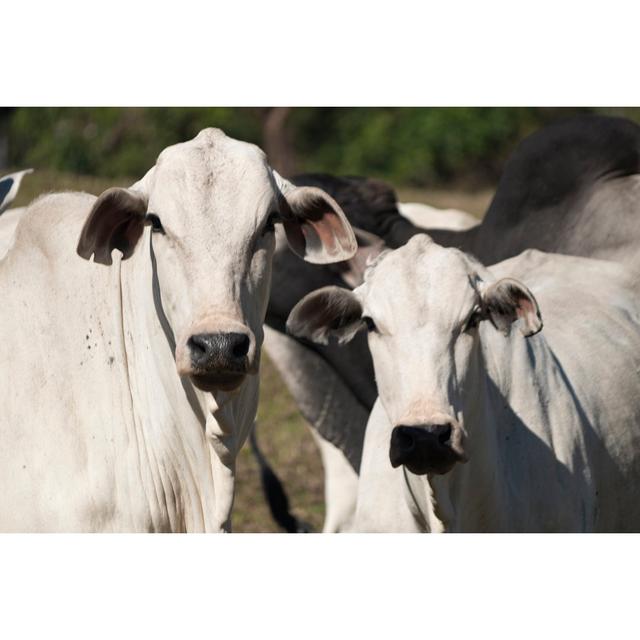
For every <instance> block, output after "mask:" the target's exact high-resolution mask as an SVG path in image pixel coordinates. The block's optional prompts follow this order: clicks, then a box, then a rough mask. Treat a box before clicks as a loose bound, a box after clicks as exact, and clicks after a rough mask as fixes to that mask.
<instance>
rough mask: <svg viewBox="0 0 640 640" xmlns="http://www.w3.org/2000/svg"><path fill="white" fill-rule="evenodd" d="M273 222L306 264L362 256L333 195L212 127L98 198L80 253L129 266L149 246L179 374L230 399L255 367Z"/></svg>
mask: <svg viewBox="0 0 640 640" xmlns="http://www.w3.org/2000/svg"><path fill="white" fill-rule="evenodd" d="M276 224H282V225H283V226H284V229H285V231H286V236H287V239H288V241H289V245H290V246H291V248H292V249H293V251H294V252H295V253H297V254H298V255H299V256H300V257H302V258H304V259H305V260H307V261H308V262H313V263H330V262H335V261H340V260H345V259H348V258H350V257H351V256H352V255H353V254H354V252H355V250H356V241H355V238H354V235H353V231H352V230H351V227H350V226H349V223H348V222H347V220H346V218H345V216H344V214H343V212H342V210H341V209H340V207H339V206H338V205H337V204H336V202H335V201H334V200H333V199H332V198H331V197H329V196H328V195H327V194H326V193H324V192H323V191H322V190H320V189H317V188H313V187H299V188H296V187H294V186H293V185H292V184H291V183H289V182H288V181H286V180H284V179H282V178H281V177H280V176H278V174H277V173H275V172H274V171H272V170H271V168H270V167H269V165H268V164H267V160H266V157H265V155H264V153H263V152H262V151H261V150H260V149H259V148H257V147H255V146H254V145H251V144H247V143H244V142H239V141H237V140H233V139H231V138H228V137H227V136H226V135H225V134H224V133H223V132H222V131H220V130H217V129H205V130H204V131H202V132H200V134H198V136H197V137H196V138H194V139H193V140H190V141H189V142H185V143H182V144H177V145H174V146H171V147H168V148H167V149H165V150H164V151H163V152H162V153H161V154H160V156H159V157H158V160H157V162H156V164H155V166H154V167H153V168H152V169H151V170H150V171H149V172H148V173H147V175H146V176H145V177H144V178H143V179H142V180H141V181H139V182H138V183H136V184H134V185H133V186H132V187H131V188H129V189H108V190H107V191H105V192H104V193H103V194H102V195H100V196H99V198H98V199H97V200H96V202H95V204H94V206H93V208H92V210H91V212H90V213H89V215H88V217H87V219H86V222H85V224H84V227H83V229H82V233H81V235H80V239H79V242H78V248H77V251H78V254H79V255H80V256H82V257H83V258H85V259H90V257H91V256H92V255H93V256H94V261H95V262H99V263H102V264H107V265H108V264H111V262H112V255H111V254H112V251H113V250H114V249H118V250H119V251H120V252H121V253H122V258H123V259H127V258H129V257H130V256H132V255H133V254H134V253H135V252H138V251H140V250H141V249H140V245H144V244H147V243H146V242H143V241H141V238H143V237H144V238H145V239H147V238H148V239H149V243H150V247H149V249H150V252H151V259H152V261H153V263H154V268H155V269H156V271H157V279H158V283H159V289H160V295H161V298H162V307H163V309H164V312H165V315H166V317H167V319H168V322H169V324H170V325H171V329H172V332H173V334H174V336H175V342H176V349H175V358H176V365H177V370H178V373H179V374H180V375H181V376H188V377H189V378H190V379H191V380H192V382H193V383H194V384H195V385H196V386H197V387H199V388H201V389H203V390H206V391H213V390H216V389H221V390H232V389H234V388H236V387H238V386H239V385H240V384H241V383H242V381H243V380H244V378H245V376H246V375H247V374H253V373H256V371H257V368H258V362H259V351H260V346H261V343H262V322H263V320H264V316H265V312H266V306H267V302H268V296H269V286H270V278H271V259H272V254H273V249H274V225H276Z"/></svg>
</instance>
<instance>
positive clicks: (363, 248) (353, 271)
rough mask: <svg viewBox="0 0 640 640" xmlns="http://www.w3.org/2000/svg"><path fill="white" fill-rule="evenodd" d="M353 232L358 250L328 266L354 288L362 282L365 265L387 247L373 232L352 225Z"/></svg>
mask: <svg viewBox="0 0 640 640" xmlns="http://www.w3.org/2000/svg"><path fill="white" fill-rule="evenodd" d="M353 232H354V233H355V236H356V240H357V242H358V250H357V251H356V253H355V255H354V256H353V258H350V259H349V260H345V261H344V262H338V263H336V264H334V265H331V266H330V267H329V268H330V269H331V270H332V271H334V272H335V273H337V274H338V275H339V276H340V277H341V278H342V280H343V281H344V283H345V284H346V285H347V286H349V287H351V288H352V289H355V288H356V287H359V286H360V285H361V284H362V283H363V281H364V274H365V272H366V270H367V267H368V266H369V265H370V264H371V262H372V261H374V260H375V259H376V258H377V257H378V256H379V255H380V254H381V253H382V252H383V251H385V250H386V249H387V247H386V245H385V243H384V240H383V239H382V238H380V237H378V236H376V235H375V234H373V233H369V232H368V231H363V230H362V229H358V228H357V227H353Z"/></svg>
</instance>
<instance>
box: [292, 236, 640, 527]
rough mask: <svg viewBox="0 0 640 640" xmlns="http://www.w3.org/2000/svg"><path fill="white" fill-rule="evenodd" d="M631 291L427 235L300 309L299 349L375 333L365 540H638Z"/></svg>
mask: <svg viewBox="0 0 640 640" xmlns="http://www.w3.org/2000/svg"><path fill="white" fill-rule="evenodd" d="M514 277H515V278H521V279H523V280H526V281H527V283H528V284H529V286H530V287H531V290H529V289H528V288H527V287H526V286H525V285H523V284H522V283H521V282H519V281H518V280H517V279H514ZM634 285H635V283H634V282H632V278H631V277H629V276H628V275H627V271H626V270H625V269H624V268H623V267H622V266H620V265H618V264H615V263H610V262H605V261H599V260H590V259H585V258H577V257H568V256H560V255H552V254H544V253H541V252H538V251H526V252H525V253H523V254H521V255H520V256H518V257H516V258H512V259H509V260H507V261H504V262H502V263H499V264H497V265H494V266H493V267H491V268H485V267H484V266H482V265H481V264H480V263H479V262H478V261H476V260H475V259H473V258H471V257H470V256H469V255H467V254H465V253H463V252H461V251H458V250H456V249H446V248H443V247H441V246H439V245H437V244H436V243H434V242H432V241H431V239H430V238H429V237H428V236H424V235H421V236H416V237H415V238H413V239H412V240H411V241H410V242H409V243H408V244H407V245H406V246H404V247H402V248H400V249H397V250H395V251H390V252H386V253H384V254H382V255H381V256H380V257H379V259H378V261H377V262H376V263H375V264H374V265H373V266H372V268H371V269H370V270H369V271H368V272H367V274H366V278H365V282H364V284H363V285H362V286H361V287H359V288H358V289H356V290H355V291H354V292H349V291H348V290H345V289H340V288H325V289H320V290H319V291H317V292H315V293H312V294H309V295H308V296H307V297H306V298H304V299H303V300H302V301H301V302H300V303H299V304H298V305H297V306H296V307H295V308H294V310H293V311H292V313H291V316H290V318H289V322H288V327H289V329H290V330H291V331H292V332H293V333H294V334H295V335H299V336H305V337H307V338H310V339H313V340H315V341H319V342H323V341H326V340H327V338H328V337H329V336H331V335H334V336H337V337H338V338H339V339H340V340H342V341H346V340H349V339H350V338H351V337H352V336H353V335H355V333H356V332H357V331H359V330H360V329H361V328H363V327H367V328H368V330H369V346H370V349H371V353H372V356H373V360H374V367H375V371H376V381H377V385H378V391H379V394H380V398H379V402H378V403H377V405H376V407H375V409H374V411H373V414H372V422H371V423H370V425H368V427H367V435H366V441H365V447H364V449H365V451H364V454H363V461H362V475H361V478H360V488H359V496H358V507H357V516H356V524H355V529H356V530H383V531H389V530H406V531H416V530H421V531H638V530H640V395H639V394H638V388H639V387H640V303H638V302H637V301H636V296H635V295H634V293H633V290H634ZM532 291H533V292H534V293H535V297H534V293H532ZM538 302H539V304H540V307H538ZM539 309H542V312H543V316H544V321H545V328H544V331H542V332H541V333H540V331H541V329H542V319H541V314H540V310H539ZM514 324H515V325H516V326H518V327H519V329H520V331H512V325H514Z"/></svg>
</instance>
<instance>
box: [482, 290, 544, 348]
mask: <svg viewBox="0 0 640 640" xmlns="http://www.w3.org/2000/svg"><path fill="white" fill-rule="evenodd" d="M482 302H483V306H484V316H485V317H488V318H489V319H490V320H491V323H492V324H493V325H494V327H496V329H498V330H499V331H502V332H503V333H504V334H505V335H506V334H507V333H509V329H510V327H511V325H512V324H513V323H514V322H515V321H516V320H518V319H520V320H521V321H522V322H521V324H520V331H521V332H522V334H523V335H524V336H525V337H526V338H529V337H530V336H533V335H535V334H536V333H538V332H539V331H541V330H542V317H541V316H540V309H539V308H538V303H537V302H536V299H535V298H534V297H533V293H531V291H529V289H527V287H525V286H524V285H523V284H522V283H521V282H518V281H517V280H514V279H513V278H502V280H498V281H497V282H494V283H493V284H491V285H489V286H488V287H487V288H486V289H485V291H484V292H483V294H482Z"/></svg>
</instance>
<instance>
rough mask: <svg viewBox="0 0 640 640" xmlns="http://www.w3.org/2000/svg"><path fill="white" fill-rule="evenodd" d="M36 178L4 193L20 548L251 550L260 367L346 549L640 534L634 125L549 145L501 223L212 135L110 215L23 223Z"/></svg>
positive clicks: (2, 256) (1, 288) (167, 163)
mask: <svg viewBox="0 0 640 640" xmlns="http://www.w3.org/2000/svg"><path fill="white" fill-rule="evenodd" d="M26 173H28V171H23V172H19V173H16V174H12V175H10V176H6V177H5V178H3V179H2V180H0V213H1V214H2V215H0V292H1V295H2V301H3V304H2V309H1V310H0V321H1V322H2V327H3V340H2V341H1V342H0V363H2V367H3V372H4V379H5V384H4V385H3V387H2V389H1V391H0V478H1V480H2V486H3V492H2V497H1V498H0V530H1V531H14V532H32V531H43V532H44V531H85V532H90V531H104V532H116V531H135V532H138V531H140V532H152V531H170V532H182V531H195V532H219V531H230V530H231V521H232V507H233V497H234V490H235V460H236V456H237V454H238V452H239V450H240V448H241V447H242V446H243V444H244V443H245V441H246V440H247V439H248V438H249V436H250V435H251V436H252V441H253V442H254V444H255V439H253V435H254V434H253V433H252V431H253V430H254V429H255V428H256V427H255V417H256V411H257V406H258V372H259V366H260V353H261V350H262V347H263V346H264V348H265V350H266V351H267V352H268V354H269V356H270V358H271V359H272V360H273V362H274V364H275V365H276V367H277V368H278V370H279V372H280V374H281V376H282V378H283V380H284V382H285V384H286V385H287V386H288V388H289V390H290V391H291V393H292V395H293V397H294V399H295V401H296V403H297V405H298V407H299V409H300V411H301V413H302V414H303V416H304V417H305V419H306V421H307V422H308V424H309V427H310V429H311V433H312V434H313V436H314V438H315V440H316V442H317V444H318V446H319V448H320V452H321V456H322V461H323V466H324V471H325V502H326V519H325V526H324V530H325V531H327V532H329V531H331V532H338V531H345V532H346V531H349V532H369V531H379V532H485V531H502V532H554V531H557V532H564V531H566V532H597V531H614V532H621V531H640V284H639V282H640V280H639V275H640V127H639V126H638V125H636V124H634V123H632V122H630V121H628V120H625V119H620V118H608V117H600V116H585V117H580V118H574V119H569V120H564V121H559V122H557V123H555V124H552V125H550V126H548V127H546V128H543V129H541V130H540V131H538V132H536V133H534V134H532V135H531V136H529V137H528V138H526V139H525V140H523V141H522V142H521V143H520V145H519V146H518V147H517V148H516V150H515V151H514V153H513V154H512V156H511V157H510V159H509V160H508V161H507V163H506V165H505V168H504V171H503V174H502V177H501V179H500V181H499V183H498V187H497V190H496V193H495V196H494V198H493V200H492V202H491V204H490V206H489V208H488V210H487V212H486V215H485V216H484V218H483V220H482V222H481V223H478V222H477V221H476V220H475V219H474V218H472V217H471V216H469V215H468V214H465V213H464V212H460V211H451V210H449V211H439V210H435V209H432V208H430V207H427V206H426V205H420V204H415V203H399V202H398V201H397V199H396V195H395V193H394V191H393V189H391V188H390V187H389V186H388V185H386V184H385V183H382V182H380V181H377V180H373V179H368V178H345V177H336V176H332V175H327V174H305V175H299V176H293V177H289V178H288V179H286V178H284V177H281V176H280V175H278V173H277V172H276V171H274V170H273V169H272V168H271V167H270V166H269V164H268V162H267V158H266V157H265V155H264V153H262V151H261V150H260V149H258V148H257V147H255V146H254V145H251V144H247V143H244V142H239V141H236V140H233V139H231V138H229V137H227V136H226V135H225V134H224V133H223V132H222V131H220V130H217V129H205V130H204V131H202V132H200V133H199V134H198V135H197V136H196V137H195V138H194V139H193V140H190V141H187V142H184V143H181V144H176V145H174V146H171V147H168V148H167V149H165V150H164V151H163V152H162V153H161V154H160V155H159V156H158V159H157V161H156V163H155V165H154V166H153V167H151V168H150V170H149V171H148V172H147V173H146V175H145V176H144V177H143V178H142V179H141V180H139V181H138V182H136V183H135V184H133V185H132V186H131V187H129V188H128V189H123V188H111V189H108V190H107V191H105V192H104V193H102V194H100V195H99V196H98V197H96V196H93V195H89V194H86V193H73V192H65V193H53V194H46V195H43V196H41V197H39V198H37V199H36V200H34V201H33V202H32V203H31V204H30V205H29V206H28V207H23V208H13V209H11V208H8V207H9V205H10V203H11V201H12V200H13V198H14V197H15V195H16V193H17V191H18V188H19V186H20V180H21V179H22V178H23V177H24V175H25V174H26ZM258 428H259V427H258ZM257 453H258V456H259V458H260V462H261V464H262V465H263V467H266V462H265V461H264V459H263V458H262V457H261V456H260V453H259V451H257ZM267 484H268V483H267ZM286 516H287V518H288V519H287V520H286V524H284V526H285V527H286V528H287V529H288V530H296V529H297V528H301V527H300V524H299V523H296V521H295V519H294V518H292V517H291V516H290V514H286Z"/></svg>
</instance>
